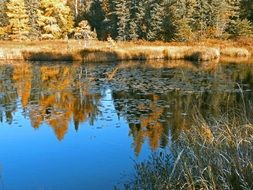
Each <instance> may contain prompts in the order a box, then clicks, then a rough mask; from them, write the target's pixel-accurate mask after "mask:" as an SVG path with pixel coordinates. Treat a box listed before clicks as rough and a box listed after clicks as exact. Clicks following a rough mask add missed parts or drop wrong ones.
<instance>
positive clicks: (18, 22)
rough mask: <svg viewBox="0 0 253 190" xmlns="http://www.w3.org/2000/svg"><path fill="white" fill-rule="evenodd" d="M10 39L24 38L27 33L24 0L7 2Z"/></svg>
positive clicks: (27, 20) (27, 26)
mask: <svg viewBox="0 0 253 190" xmlns="http://www.w3.org/2000/svg"><path fill="white" fill-rule="evenodd" d="M6 6H7V12H6V14H7V16H8V18H9V26H10V34H9V37H10V38H11V39H26V38H27V36H28V33H29V25H28V22H29V19H28V15H27V13H26V9H25V2H24V0H10V1H9V2H8V3H7V4H6Z"/></svg>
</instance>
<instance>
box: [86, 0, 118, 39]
mask: <svg viewBox="0 0 253 190" xmlns="http://www.w3.org/2000/svg"><path fill="white" fill-rule="evenodd" d="M104 5H105V6H104ZM108 7H109V3H108V0H104V1H102V2H101V1H100V0H93V2H92V3H91V5H90V8H89V11H87V12H85V13H84V14H83V16H82V17H83V18H84V19H86V20H88V22H89V24H90V26H91V28H92V30H93V29H95V30H96V31H97V37H98V39H100V40H104V39H106V37H107V32H108V28H109V26H108V25H109V23H108V21H106V19H105V18H106V13H105V9H107V8H108ZM108 9H109V8H108ZM105 23H106V25H105ZM114 28H115V27H114Z"/></svg>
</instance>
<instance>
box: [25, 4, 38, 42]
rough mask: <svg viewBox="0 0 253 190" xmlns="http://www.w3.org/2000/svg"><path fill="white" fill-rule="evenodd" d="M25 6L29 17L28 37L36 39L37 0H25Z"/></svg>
mask: <svg viewBox="0 0 253 190" xmlns="http://www.w3.org/2000/svg"><path fill="white" fill-rule="evenodd" d="M25 7H26V12H27V14H28V18H29V26H30V31H29V32H30V34H29V37H30V38H32V39H37V38H38V37H39V36H40V28H39V25H38V11H37V10H38V8H39V2H38V1H37V0H25Z"/></svg>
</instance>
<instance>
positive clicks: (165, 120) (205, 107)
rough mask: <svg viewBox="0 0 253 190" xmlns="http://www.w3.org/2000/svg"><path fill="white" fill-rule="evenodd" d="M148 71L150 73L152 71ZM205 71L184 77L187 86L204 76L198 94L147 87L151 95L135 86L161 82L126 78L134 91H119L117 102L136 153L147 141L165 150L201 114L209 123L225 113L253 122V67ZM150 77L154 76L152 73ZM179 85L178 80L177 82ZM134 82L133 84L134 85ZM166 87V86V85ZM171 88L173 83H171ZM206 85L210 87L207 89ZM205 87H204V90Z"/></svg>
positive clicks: (226, 67)
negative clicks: (192, 78)
mask: <svg viewBox="0 0 253 190" xmlns="http://www.w3.org/2000/svg"><path fill="white" fill-rule="evenodd" d="M146 69H147V68H145V72H146V73H148V72H150V71H149V70H146ZM135 72H136V71H135ZM202 72H203V70H200V71H197V73H194V72H192V70H189V72H188V71H185V72H184V73H183V74H184V78H183V79H182V78H181V80H180V82H182V80H183V82H185V83H187V82H189V81H190V80H189V78H191V77H192V76H191V74H194V75H196V76H200V77H202V78H200V79H197V80H200V81H201V83H198V84H194V85H196V91H194V88H193V89H192V90H189V89H187V90H185V89H182V88H175V89H174V90H168V91H164V93H159V92H158V91H156V90H153V91H152V90H150V89H152V88H149V87H146V88H148V89H149V93H147V91H145V90H143V91H142V89H137V88H135V87H134V86H135V85H138V86H141V87H143V89H145V85H146V86H155V85H159V84H157V80H154V82H153V84H152V80H149V83H142V82H143V80H142V79H140V80H138V76H137V77H135V76H134V79H131V77H129V78H128V79H127V80H128V81H127V80H126V78H125V81H124V82H125V83H126V84H128V87H129V89H130V90H129V91H128V92H119V91H115V92H114V93H113V99H114V102H115V107H116V109H117V111H118V112H119V113H120V114H121V115H123V116H124V117H125V118H126V119H127V120H128V122H129V125H130V135H131V136H132V137H133V139H134V148H135V152H136V154H139V153H140V151H141V147H142V144H143V143H144V141H145V139H147V140H148V141H149V144H150V147H151V148H152V149H153V150H155V149H157V148H158V147H165V146H166V145H167V143H168V141H169V139H170V138H169V136H170V137H171V138H172V141H173V140H176V139H177V137H178V135H179V133H180V131H182V130H186V129H189V128H190V127H191V125H194V123H195V122H198V121H199V120H198V119H200V118H197V119H196V115H198V116H200V115H201V117H203V118H204V119H206V120H209V119H211V118H212V119H214V118H216V119H218V118H219V117H222V115H223V114H225V113H226V114H231V115H234V116H236V115H238V113H245V115H246V116H247V117H248V119H249V120H250V121H251V122H253V121H252V113H253V109H252V100H253V93H252V92H251V91H252V90H253V76H252V74H253V68H252V66H247V65H244V66H243V67H239V68H237V67H236V68H233V69H231V65H229V66H226V65H225V66H221V67H220V68H219V69H218V70H217V69H216V70H215V71H213V70H212V71H211V72H210V71H209V70H208V71H205V72H204V73H202ZM159 73H161V74H159ZM163 73H164V72H161V71H160V70H159V72H156V77H158V78H159V77H160V75H162V74H163ZM150 75H151V76H153V74H152V72H151V73H150ZM121 76H122V74H121ZM128 76H129V75H128ZM146 77H147V78H148V77H149V76H146ZM176 77H177V78H178V79H180V77H181V76H180V75H175V72H174V75H173V78H172V80H174V79H175V78H176ZM150 78H152V77H150ZM160 78H162V77H160ZM131 80H132V81H131ZM129 81H130V82H129ZM133 81H134V82H133ZM221 81H223V82H221ZM144 82H145V81H144ZM176 82H177V80H175V83H176ZM132 83H133V85H131V84H132ZM163 84H165V85H166V83H163ZM168 85H171V83H170V82H168ZM173 85H175V86H177V85H178V84H173ZM194 85H193V86H194ZM198 85H199V86H198ZM206 85H208V86H209V87H208V88H205V87H206ZM201 86H203V90H202V89H201ZM241 89H243V92H241Z"/></svg>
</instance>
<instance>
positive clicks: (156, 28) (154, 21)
mask: <svg viewBox="0 0 253 190" xmlns="http://www.w3.org/2000/svg"><path fill="white" fill-rule="evenodd" d="M149 5H150V13H149V15H150V19H149V22H148V23H149V26H148V31H147V40H150V41H154V40H161V39H162V36H161V35H162V33H163V19H164V16H165V12H164V11H165V6H164V2H163V0H160V1H157V0H152V1H150V3H149Z"/></svg>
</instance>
